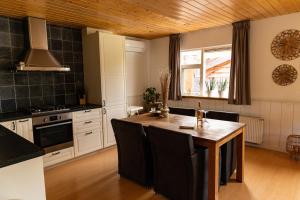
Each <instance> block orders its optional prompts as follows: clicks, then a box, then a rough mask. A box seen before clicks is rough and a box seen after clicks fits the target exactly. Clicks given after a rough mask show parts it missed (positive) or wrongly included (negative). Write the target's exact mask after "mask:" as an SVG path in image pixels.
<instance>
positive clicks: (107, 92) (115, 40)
mask: <svg viewBox="0 0 300 200" xmlns="http://www.w3.org/2000/svg"><path fill="white" fill-rule="evenodd" d="M99 34H100V36H99V37H100V62H101V87H102V99H103V101H104V102H103V104H104V106H108V107H109V106H115V105H121V104H125V103H126V95H125V59H124V57H125V56H124V54H125V48H124V46H125V39H124V37H123V36H119V35H113V34H108V33H99Z"/></svg>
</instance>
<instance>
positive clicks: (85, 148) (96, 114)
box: [73, 108, 103, 156]
mask: <svg viewBox="0 0 300 200" xmlns="http://www.w3.org/2000/svg"><path fill="white" fill-rule="evenodd" d="M73 137H74V151H75V156H81V155H84V154H87V153H90V152H93V151H96V150H98V149H101V148H103V134H102V111H101V109H100V108H97V109H89V110H83V111H78V112H74V113H73Z"/></svg>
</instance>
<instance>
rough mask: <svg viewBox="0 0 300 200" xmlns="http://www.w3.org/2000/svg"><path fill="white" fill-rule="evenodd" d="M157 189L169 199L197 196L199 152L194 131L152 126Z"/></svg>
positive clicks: (152, 148) (150, 132) (151, 136)
mask: <svg viewBox="0 0 300 200" xmlns="http://www.w3.org/2000/svg"><path fill="white" fill-rule="evenodd" d="M147 130H148V134H147V135H148V137H149V140H150V144H151V150H152V155H153V170H154V190H155V191H156V192H158V193H160V194H163V195H165V196H166V197H168V198H170V199H186V200H189V199H194V198H195V195H196V191H195V185H196V180H197V175H196V174H197V172H196V167H197V154H196V153H195V150H194V145H193V139H192V136H191V135H188V134H183V133H178V132H174V131H170V130H166V129H161V128H157V127H154V126H149V128H148V129H147Z"/></svg>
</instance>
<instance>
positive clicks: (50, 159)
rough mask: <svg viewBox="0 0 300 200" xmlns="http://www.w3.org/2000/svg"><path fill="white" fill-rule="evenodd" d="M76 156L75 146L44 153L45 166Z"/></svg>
mask: <svg viewBox="0 0 300 200" xmlns="http://www.w3.org/2000/svg"><path fill="white" fill-rule="evenodd" d="M72 158H74V148H73V147H70V148H67V149H62V150H59V151H55V152H51V153H48V154H46V155H44V157H43V159H44V167H48V166H50V165H54V164H57V163H60V162H63V161H66V160H69V159H72Z"/></svg>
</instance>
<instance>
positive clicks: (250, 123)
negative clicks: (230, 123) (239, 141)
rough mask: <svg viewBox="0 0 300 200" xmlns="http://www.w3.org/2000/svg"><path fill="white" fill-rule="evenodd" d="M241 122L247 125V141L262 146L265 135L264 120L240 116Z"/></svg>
mask: <svg viewBox="0 0 300 200" xmlns="http://www.w3.org/2000/svg"><path fill="white" fill-rule="evenodd" d="M240 122H241V123H245V124H246V137H245V141H246V142H250V143H255V144H262V142H263V135H264V119H262V118H258V117H249V116H240Z"/></svg>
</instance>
